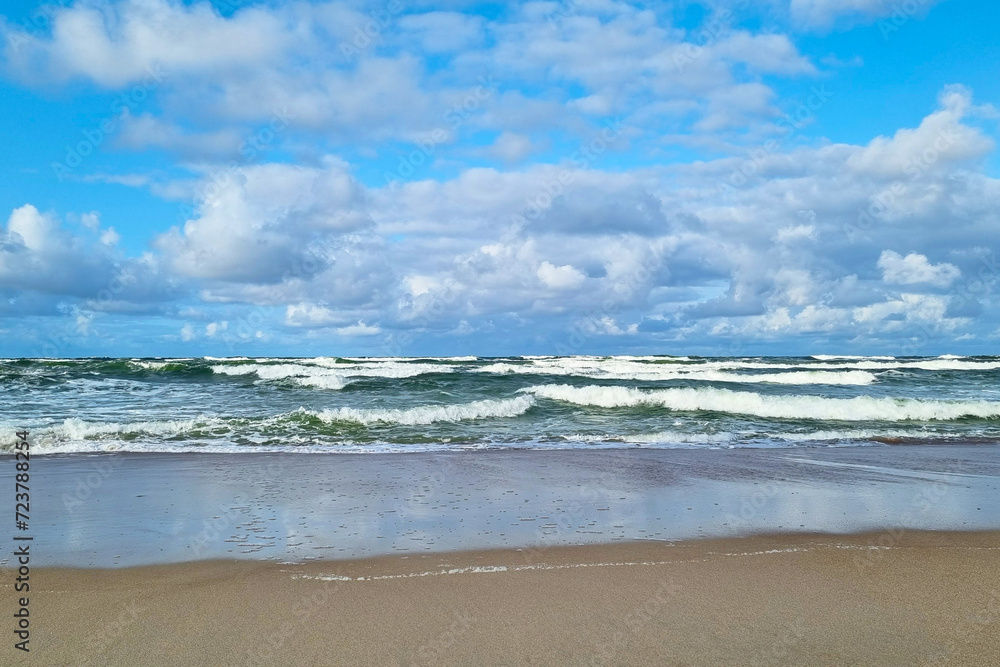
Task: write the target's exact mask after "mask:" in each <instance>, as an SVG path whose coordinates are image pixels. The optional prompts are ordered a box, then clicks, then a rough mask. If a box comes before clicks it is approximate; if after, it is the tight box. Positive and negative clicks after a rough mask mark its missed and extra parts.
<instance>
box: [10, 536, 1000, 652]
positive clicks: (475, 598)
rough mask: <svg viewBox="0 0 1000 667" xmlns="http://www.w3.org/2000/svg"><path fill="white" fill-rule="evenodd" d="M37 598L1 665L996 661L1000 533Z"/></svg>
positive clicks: (500, 554)
mask: <svg viewBox="0 0 1000 667" xmlns="http://www.w3.org/2000/svg"><path fill="white" fill-rule="evenodd" d="M873 546H881V547H883V548H878V549H874V548H872V547H873ZM500 568H506V569H505V570H503V571H497V570H499V569H500ZM483 569H489V570H493V571H478V570H483ZM449 570H458V571H457V572H452V573H447V571H449ZM425 573H430V574H425ZM2 574H3V590H4V596H3V597H4V599H3V603H2V604H3V605H4V606H3V609H4V612H3V613H4V616H5V617H7V618H8V626H10V627H12V622H11V616H10V613H8V611H7V610H13V609H14V595H15V594H14V592H13V587H12V580H13V575H12V574H11V571H10V570H6V571H4V572H3V573H2ZM330 575H336V576H337V577H340V578H339V579H333V578H321V577H329V576H330ZM407 575H421V576H407ZM30 597H31V602H30V604H31V622H32V624H31V631H32V634H31V644H30V646H31V649H32V650H31V653H30V655H27V656H26V655H24V654H22V653H20V652H17V651H15V650H14V649H13V647H12V644H13V640H12V639H11V638H12V635H11V633H10V630H9V629H8V630H7V631H5V632H4V634H5V635H6V636H7V637H8V639H7V641H6V642H5V645H4V646H3V648H2V649H0V663H2V664H10V665H15V664H32V665H71V664H91V665H243V664H259V665H337V664H372V665H397V664H402V665H413V664H417V665H429V664H445V665H451V664H462V665H522V664H530V665H563V664H573V665H576V664H594V665H603V664H607V665H618V664H621V665H702V664H713V665H714V664H719V665H743V664H745V665H761V664H794V665H805V664H808V665H852V664H858V665H861V664H865V665H869V664H878V665H913V664H952V665H973V664H975V665H996V664H1000V532H980V533H946V532H906V533H902V534H900V533H893V532H883V533H873V534H866V535H855V536H846V537H845V536H829V535H780V536H767V537H749V538H739V539H735V538H734V539H719V540H698V541H689V542H683V543H675V544H673V545H669V544H663V543H653V542H640V543H628V544H613V545H598V546H580V547H559V548H551V549H547V550H544V551H535V552H533V551H530V550H523V551H514V550H505V551H477V552H462V553H450V554H438V555H426V556H416V555H413V556H409V557H401V556H395V557H383V558H375V559H367V560H356V561H326V562H313V563H308V564H296V565H282V564H276V563H267V562H260V561H246V562H232V561H209V562H199V563H187V564H178V565H165V566H148V567H138V568H128V569H117V570H109V569H101V570H84V569H57V568H37V569H32V572H31V593H30Z"/></svg>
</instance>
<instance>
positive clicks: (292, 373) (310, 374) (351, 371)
mask: <svg viewBox="0 0 1000 667" xmlns="http://www.w3.org/2000/svg"><path fill="white" fill-rule="evenodd" d="M301 361H302V362H303V363H295V364H239V365H235V366H227V365H216V366H212V371H213V372H215V373H219V374H221V375H257V377H259V378H260V379H261V380H286V379H292V380H293V381H295V382H297V383H298V384H300V385H303V386H306V387H320V388H323V389H342V388H343V387H344V386H346V385H347V384H348V383H349V382H350V380H351V379H352V378H391V379H401V378H409V377H416V376H418V375H427V374H430V373H450V372H452V371H453V369H452V368H451V367H449V366H443V365H441V364H400V363H394V362H385V363H378V364H373V365H360V364H342V363H336V362H335V361H334V360H326V361H320V360H317V359H312V360H308V359H303V360H301ZM334 369H335V371H336V372H334Z"/></svg>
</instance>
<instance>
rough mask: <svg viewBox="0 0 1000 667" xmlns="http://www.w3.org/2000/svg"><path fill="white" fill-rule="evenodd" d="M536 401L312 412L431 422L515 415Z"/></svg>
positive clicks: (327, 417) (369, 420) (325, 416)
mask: <svg viewBox="0 0 1000 667" xmlns="http://www.w3.org/2000/svg"><path fill="white" fill-rule="evenodd" d="M534 404H535V400H534V398H532V397H531V396H518V397H517V398H507V399H498V400H497V399H487V400H483V401H473V402H471V403H464V404H461V405H422V406H419V407H415V408H402V409H384V410H380V409H358V408H336V409H331V410H323V411H322V412H314V413H311V414H314V415H316V416H317V417H319V418H320V419H322V420H323V421H327V422H333V421H352V422H358V423H360V424H374V423H378V422H382V423H387V424H403V425H406V426H414V425H417V424H433V423H434V422H457V421H464V420H469V419H489V418H504V417H517V416H518V415H522V414H524V413H525V412H527V411H528V409H530V408H531V406H532V405H534Z"/></svg>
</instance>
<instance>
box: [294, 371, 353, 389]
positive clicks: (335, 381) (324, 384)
mask: <svg viewBox="0 0 1000 667" xmlns="http://www.w3.org/2000/svg"><path fill="white" fill-rule="evenodd" d="M295 381H296V382H297V383H299V384H300V385H302V386H303V387H317V388H319V389H343V388H344V387H345V386H346V385H347V380H346V379H345V378H344V377H342V376H340V375H335V374H332V373H331V374H330V375H310V376H308V377H304V378H295Z"/></svg>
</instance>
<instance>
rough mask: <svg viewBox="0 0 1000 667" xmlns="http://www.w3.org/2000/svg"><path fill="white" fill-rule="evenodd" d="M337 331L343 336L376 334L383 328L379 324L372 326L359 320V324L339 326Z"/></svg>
mask: <svg viewBox="0 0 1000 667" xmlns="http://www.w3.org/2000/svg"><path fill="white" fill-rule="evenodd" d="M336 331H337V333H338V334H340V335H341V336H374V335H376V334H379V333H381V332H382V329H380V328H379V327H378V325H374V326H372V325H368V324H365V323H364V322H362V321H361V320H358V323H357V324H352V325H349V326H346V327H339V328H338V329H337V330H336Z"/></svg>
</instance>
